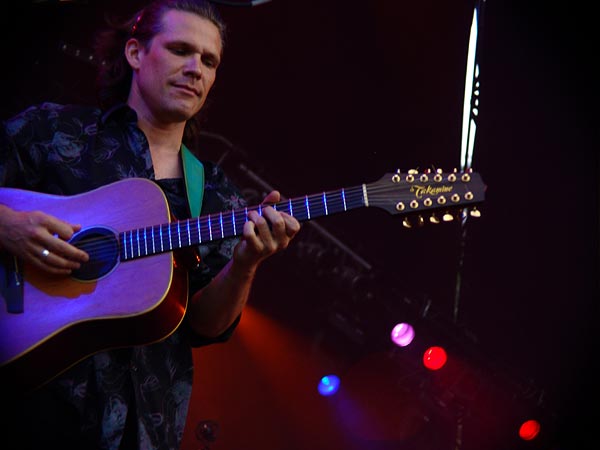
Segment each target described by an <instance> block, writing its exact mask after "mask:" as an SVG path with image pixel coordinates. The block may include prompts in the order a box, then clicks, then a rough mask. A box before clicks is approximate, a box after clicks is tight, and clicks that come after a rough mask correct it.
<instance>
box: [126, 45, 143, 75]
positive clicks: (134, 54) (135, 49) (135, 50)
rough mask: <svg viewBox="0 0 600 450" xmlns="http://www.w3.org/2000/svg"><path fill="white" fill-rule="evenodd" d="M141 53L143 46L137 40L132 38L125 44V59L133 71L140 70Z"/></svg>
mask: <svg viewBox="0 0 600 450" xmlns="http://www.w3.org/2000/svg"><path fill="white" fill-rule="evenodd" d="M141 52H142V46H141V44H140V42H139V41H138V40H137V39H135V38H131V39H129V40H128V41H127V42H126V43H125V58H127V62H129V65H130V66H131V68H132V69H133V70H136V69H139V68H140V53H141Z"/></svg>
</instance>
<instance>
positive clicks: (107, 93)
mask: <svg viewBox="0 0 600 450" xmlns="http://www.w3.org/2000/svg"><path fill="white" fill-rule="evenodd" d="M173 9H175V10H178V11H185V12H191V13H194V14H197V15H199V16H200V17H203V18H205V19H207V20H210V21H211V22H212V23H213V24H214V25H215V26H216V27H217V28H218V30H219V34H220V36H221V42H222V44H223V46H224V45H225V36H226V27H225V23H224V22H223V20H222V18H221V16H220V14H219V12H218V11H217V9H216V8H215V7H214V6H213V5H212V4H211V3H210V2H209V1H208V0H154V1H153V2H151V3H149V4H148V5H147V6H145V7H144V8H142V9H141V10H139V11H137V12H136V13H135V14H133V16H131V17H129V18H127V19H125V20H120V19H114V18H108V17H107V19H106V22H107V25H108V28H106V29H104V30H102V31H100V32H99V33H98V34H97V35H96V39H95V42H94V53H95V58H96V61H100V62H101V64H100V69H99V71H98V75H97V77H96V93H97V97H98V103H99V105H100V107H101V108H102V109H109V108H111V107H112V106H114V105H116V104H119V103H123V102H125V101H126V100H127V97H128V95H129V89H130V87H131V78H132V73H133V72H132V70H131V66H129V63H128V62H127V59H126V58H125V53H124V49H125V43H126V42H127V41H128V40H129V39H130V38H132V37H135V38H136V39H138V40H139V41H140V43H141V44H142V45H143V46H144V47H146V48H147V47H148V46H149V45H150V43H151V41H152V39H153V38H154V36H155V35H156V34H157V33H159V32H160V31H161V27H162V18H163V16H164V15H165V14H166V13H167V12H168V11H170V10H173ZM197 127H198V123H197V118H192V119H190V120H189V121H188V123H187V124H186V136H188V137H189V138H191V137H193V135H194V134H195V132H196V131H197Z"/></svg>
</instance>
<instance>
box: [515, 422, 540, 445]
mask: <svg viewBox="0 0 600 450" xmlns="http://www.w3.org/2000/svg"><path fill="white" fill-rule="evenodd" d="M540 428H541V427H540V423H539V422H538V421H537V420H527V421H525V422H523V423H522V424H521V428H519V436H520V437H521V439H523V440H525V441H531V440H532V439H535V437H536V436H537V435H538V434H539V433H540Z"/></svg>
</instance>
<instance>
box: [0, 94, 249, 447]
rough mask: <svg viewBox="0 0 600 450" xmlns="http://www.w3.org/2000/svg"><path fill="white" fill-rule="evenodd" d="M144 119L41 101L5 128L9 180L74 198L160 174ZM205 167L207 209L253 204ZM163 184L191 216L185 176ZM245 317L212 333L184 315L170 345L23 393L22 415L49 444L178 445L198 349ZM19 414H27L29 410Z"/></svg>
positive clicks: (91, 364) (1, 174) (214, 247)
mask: <svg viewBox="0 0 600 450" xmlns="http://www.w3.org/2000/svg"><path fill="white" fill-rule="evenodd" d="M136 122H137V116H136V114H135V112H134V111H133V110H132V109H130V108H129V107H127V106H125V105H120V106H119V107H116V108H113V110H111V111H108V112H106V113H104V114H103V113H102V111H100V110H98V109H95V108H91V107H81V106H73V105H57V104H52V103H45V104H41V105H37V106H33V107H31V108H29V109H27V110H25V111H24V112H22V113H21V114H19V115H17V116H15V117H13V118H11V119H10V120H7V121H5V122H4V123H3V126H2V128H1V129H0V133H1V134H0V139H1V142H0V144H1V146H0V186H4V187H18V188H22V189H27V190H32V191H37V192H45V193H51V194H57V195H73V194H79V193H82V192H86V191H89V190H91V189H95V188H97V187H100V186H102V185H106V184H108V183H111V182H115V181H118V180H121V179H123V178H130V177H143V178H147V179H150V180H155V177H154V170H153V167H152V160H151V156H150V151H149V148H148V142H147V140H146V137H145V135H144V133H143V132H142V131H141V130H140V129H139V128H138V127H137V125H136ZM203 164H204V170H205V186H204V197H203V204H202V214H207V213H211V212H217V211H224V210H231V209H232V208H235V209H237V208H240V207H244V206H246V202H245V201H244V199H243V198H242V196H241V194H240V192H239V191H238V190H237V189H236V188H235V187H234V186H233V185H232V183H230V181H229V180H228V178H227V177H226V176H225V175H224V173H223V172H222V171H221V169H220V168H219V167H218V166H216V165H214V164H212V163H210V162H208V161H203ZM156 182H157V183H158V184H159V185H160V187H161V188H162V189H163V191H164V192H165V194H166V196H167V199H168V202H169V205H170V209H171V212H172V213H173V215H174V216H175V217H177V218H178V219H184V218H188V217H189V208H188V206H187V200H186V194H185V183H184V181H183V180H182V179H164V180H156ZM149 225H152V224H149ZM237 242H238V240H237V239H226V240H222V241H218V242H213V243H211V244H209V245H202V246H200V248H199V251H200V255H201V263H200V265H199V266H198V267H196V268H195V269H192V270H191V271H190V274H189V280H190V292H192V293H193V292H195V291H196V290H198V289H199V288H201V287H202V286H204V285H206V284H207V283H208V282H209V281H210V280H211V279H212V277H213V276H214V275H215V274H216V273H217V272H218V271H219V270H221V269H222V267H223V266H224V265H225V264H226V263H227V261H228V260H229V259H230V258H231V256H232V252H233V247H234V246H235V244H236V243H237ZM142 282H143V281H142ZM238 321H239V318H238V320H237V321H236V322H235V323H234V324H233V325H232V326H231V327H230V329H229V330H227V331H226V332H225V333H224V334H223V335H221V336H220V337H218V338H216V339H206V338H203V337H202V336H198V335H194V334H193V333H192V332H191V329H190V328H189V327H187V325H186V321H185V320H184V321H183V322H182V324H181V325H180V327H179V328H178V329H177V330H176V331H175V332H174V333H173V334H172V335H170V336H169V337H168V338H166V339H165V340H163V341H161V342H158V343H154V344H151V345H146V346H139V347H134V348H124V349H116V350H109V351H104V352H101V353H98V354H95V355H93V356H91V357H88V358H87V359H85V360H83V361H82V362H80V363H78V364H77V365H76V366H74V367H72V368H70V369H69V370H68V371H66V372H65V373H63V374H62V375H60V376H59V377H58V378H56V379H54V380H52V381H51V382H50V383H48V384H46V385H45V386H44V387H43V388H42V389H40V390H38V391H36V392H35V393H34V394H33V395H32V396H31V397H30V398H25V399H21V400H20V404H19V405H18V406H17V407H16V408H18V409H20V410H22V411H20V413H22V414H25V415H26V416H27V417H24V418H22V419H17V420H16V421H17V422H18V421H19V420H21V421H25V420H27V421H30V422H29V423H38V424H39V425H38V426H36V428H35V430H36V431H35V433H34V434H31V432H29V433H30V436H29V437H35V439H38V440H39V441H41V442H42V443H44V444H51V445H45V447H44V448H55V447H54V446H53V445H52V444H57V446H56V448H62V449H65V448H81V449H94V448H102V449H117V448H139V449H144V450H146V449H165V450H167V449H177V448H179V445H180V442H181V438H182V435H183V431H184V426H185V423H186V416H187V411H188V404H189V400H190V396H191V389H192V378H193V361H192V352H191V350H192V347H195V346H201V345H207V344H211V343H214V342H221V341H224V340H227V339H228V338H229V336H230V335H231V333H232V331H233V329H234V328H235V327H236V326H237V323H238ZM13 413H14V417H16V418H18V417H19V411H16V410H15V411H14V412H13ZM13 413H11V414H13ZM35 439H34V440H35ZM36 444H37V441H36ZM20 448H23V447H20ZM39 448H42V447H39Z"/></svg>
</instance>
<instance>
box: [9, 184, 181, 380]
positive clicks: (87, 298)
mask: <svg viewBox="0 0 600 450" xmlns="http://www.w3.org/2000/svg"><path fill="white" fill-rule="evenodd" d="M0 203H3V204H5V205H8V206H9V207H11V208H13V209H16V210H40V211H44V212H46V213H49V214H52V215H54V216H56V217H59V218H61V219H63V220H65V221H67V222H70V223H74V224H82V226H83V228H84V229H83V230H82V232H83V231H84V230H85V229H86V228H89V227H96V226H101V227H102V228H103V229H108V230H113V231H114V233H115V235H116V234H118V233H119V232H122V231H125V230H129V229H132V228H141V227H144V226H147V224H148V223H168V222H169V219H170V213H169V209H168V204H167V201H166V198H165V197H164V194H163V193H162V191H161V190H160V188H159V187H158V186H157V185H155V184H154V183H153V182H151V181H149V180H144V179H138V178H136V179H126V180H122V181H119V182H116V183H113V184H110V185H107V186H104V187H101V188H98V189H96V190H93V191H90V192H87V193H84V194H80V195H75V196H70V197H62V196H53V195H47V194H39V193H34V192H29V191H23V190H17V189H2V190H0ZM175 266H176V265H175V264H174V260H173V253H172V252H166V253H160V254H156V255H152V256H150V257H144V258H139V259H132V260H128V261H125V262H123V261H120V260H118V258H117V259H116V260H115V263H114V267H111V269H110V271H108V272H107V273H106V274H103V275H102V276H100V277H99V278H96V279H85V280H80V279H76V278H73V277H64V278H57V277H53V276H50V275H47V274H45V273H43V272H41V271H39V270H37V269H35V268H34V267H30V266H27V265H26V266H25V267H24V268H23V277H24V278H23V312H22V313H11V312H8V311H7V308H6V303H7V299H6V298H4V297H3V294H2V293H0V299H1V300H2V302H1V303H2V305H0V306H1V307H0V374H1V375H2V377H4V376H8V377H9V378H10V379H14V381H15V382H17V383H19V384H20V385H22V386H23V387H25V388H30V387H35V385H37V384H39V383H38V381H40V382H41V380H47V379H48V378H52V377H53V376H55V375H56V374H57V373H60V372H62V371H64V370H65V369H66V368H68V367H70V366H72V365H73V364H75V363H77V362H78V361H80V360H81V359H83V358H85V357H86V356H89V355H91V354H93V353H97V352H99V351H102V350H106V349H110V348H116V347H123V346H132V345H139V344H147V343H151V342H155V341H158V340H161V339H163V338H165V337H167V336H168V335H170V334H171V333H172V332H173V331H174V330H175V329H176V328H177V326H178V325H179V324H180V323H181V321H182V319H183V315H184V314H185V310H186V306H187V275H186V272H185V271H183V270H181V269H177V268H176V267H175ZM65 363H66V364H65Z"/></svg>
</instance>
